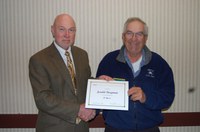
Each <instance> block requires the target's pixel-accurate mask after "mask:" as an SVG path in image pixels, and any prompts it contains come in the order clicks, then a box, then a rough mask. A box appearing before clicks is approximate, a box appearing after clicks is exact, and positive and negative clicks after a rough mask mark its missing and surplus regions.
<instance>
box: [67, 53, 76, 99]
mask: <svg viewBox="0 0 200 132" xmlns="http://www.w3.org/2000/svg"><path fill="white" fill-rule="evenodd" d="M65 55H66V57H67V68H68V70H69V72H70V75H71V79H72V83H73V87H74V92H75V95H77V88H76V77H75V76H76V75H75V72H74V66H73V63H72V60H71V57H70V54H69V52H68V51H66V52H65Z"/></svg>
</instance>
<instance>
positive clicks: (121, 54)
mask: <svg viewBox="0 0 200 132" xmlns="http://www.w3.org/2000/svg"><path fill="white" fill-rule="evenodd" d="M125 50H126V49H125V45H123V46H122V47H121V49H120V51H119V54H118V56H117V58H116V59H117V61H119V62H122V63H126V59H125ZM143 57H144V65H147V64H148V63H149V62H150V61H151V58H152V52H151V51H150V49H149V48H148V47H147V46H146V45H145V46H144V48H143Z"/></svg>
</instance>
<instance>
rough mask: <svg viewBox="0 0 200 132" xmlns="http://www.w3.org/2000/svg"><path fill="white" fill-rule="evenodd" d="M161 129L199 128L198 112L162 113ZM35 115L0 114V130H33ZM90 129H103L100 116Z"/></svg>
mask: <svg viewBox="0 0 200 132" xmlns="http://www.w3.org/2000/svg"><path fill="white" fill-rule="evenodd" d="M164 118H165V120H164V122H163V123H162V124H161V125H160V126H161V127H176V126H200V112H187V113H185V112H184V113H164ZM36 120H37V114H0V128H35V124H36ZM89 126H90V128H104V127H105V125H104V121H103V118H102V115H98V116H97V117H96V118H95V119H94V120H92V121H90V123H89Z"/></svg>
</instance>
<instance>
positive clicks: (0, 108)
mask: <svg viewBox="0 0 200 132" xmlns="http://www.w3.org/2000/svg"><path fill="white" fill-rule="evenodd" d="M63 12H68V13H69V14H71V15H72V16H73V17H74V19H75V21H76V23H77V27H78V31H77V39H76V45H77V46H79V47H82V48H84V49H85V50H87V51H88V54H89V56H90V65H91V68H92V74H93V76H95V74H96V69H97V66H98V64H99V61H100V60H101V59H102V57H103V56H104V55H105V54H106V53H107V52H109V51H111V50H114V49H118V48H120V47H121V45H122V41H121V33H122V27H123V23H124V22H125V20H126V19H127V18H128V17H131V16H137V17H140V18H142V19H143V20H144V21H146V23H147V24H148V25H149V40H148V42H147V45H148V46H149V47H150V49H152V50H153V51H155V52H157V53H159V54H160V55H161V56H163V57H164V58H165V59H166V60H167V61H168V63H169V64H170V66H171V67H172V69H173V71H174V77H175V83H176V98H175V101H174V103H173V105H172V107H171V108H170V109H169V110H168V111H166V112H199V111H200V103H199V100H200V70H199V68H198V67H200V61H199V59H198V58H197V57H198V56H200V53H199V52H198V51H200V46H199V45H200V38H199V36H200V26H199V23H200V13H199V12H200V1H199V0H0V114H10V113H12V114H13V113H14V114H15V113H22V114H29V113H37V109H36V107H35V104H34V101H33V97H32V90H31V87H30V83H29V78H28V61H29V58H30V56H31V55H33V54H34V53H35V52H37V51H39V50H41V49H42V48H44V47H46V46H48V45H49V44H50V43H51V42H52V40H53V39H52V36H51V33H50V26H51V24H52V22H53V20H54V17H55V16H56V15H57V14H59V13H63ZM190 88H194V91H193V92H189V89H190ZM188 129H189V130H190V131H196V129H198V130H199V129H200V128H199V127H197V128H196V127H195V128H194V127H192V128H191V129H190V127H188ZM29 130H30V129H29ZM167 130H169V131H170V129H165V130H164V131H167ZM178 130H179V131H182V129H181V128H180V129H178V128H177V130H176V131H178ZM0 131H3V129H0ZM5 131H6V130H5ZM21 131H22V130H21ZM92 131H95V132H97V131H102V130H101V129H92Z"/></svg>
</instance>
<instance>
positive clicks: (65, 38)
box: [51, 15, 76, 49]
mask: <svg viewBox="0 0 200 132" xmlns="http://www.w3.org/2000/svg"><path fill="white" fill-rule="evenodd" d="M51 32H52V35H53V36H54V38H55V41H56V43H57V44H58V45H59V46H60V47H62V48H63V49H68V47H69V46H71V45H73V44H74V41H75V36H76V26H75V23H74V21H73V19H72V18H71V17H70V16H68V15H61V16H58V17H57V18H56V19H55V22H54V24H53V26H52V27H51Z"/></svg>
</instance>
